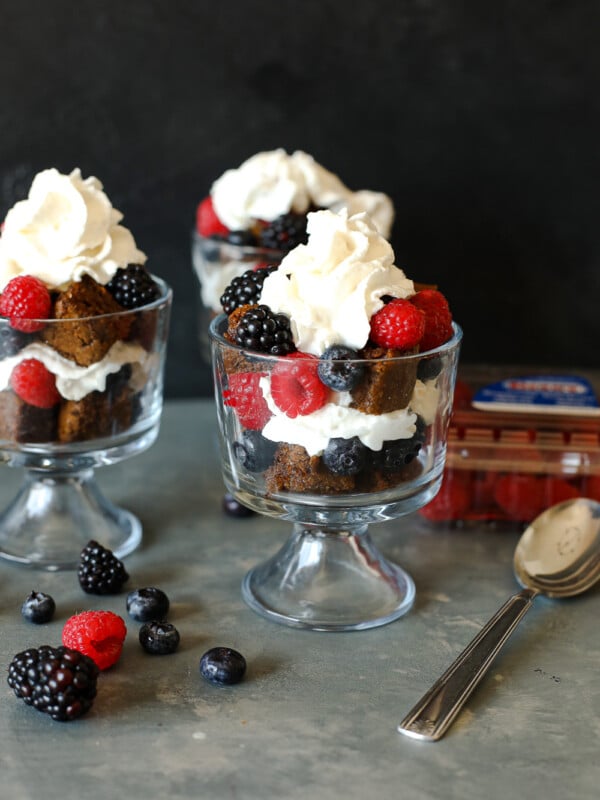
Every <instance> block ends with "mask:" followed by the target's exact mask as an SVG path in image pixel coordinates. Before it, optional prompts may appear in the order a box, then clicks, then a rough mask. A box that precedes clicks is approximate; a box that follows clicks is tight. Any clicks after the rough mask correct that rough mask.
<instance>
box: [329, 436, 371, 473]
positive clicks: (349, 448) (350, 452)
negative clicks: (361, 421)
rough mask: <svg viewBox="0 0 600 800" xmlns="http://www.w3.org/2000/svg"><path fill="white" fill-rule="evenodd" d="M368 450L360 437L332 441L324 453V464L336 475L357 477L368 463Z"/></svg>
mask: <svg viewBox="0 0 600 800" xmlns="http://www.w3.org/2000/svg"><path fill="white" fill-rule="evenodd" d="M367 455H368V448H367V447H365V445H364V444H363V443H362V442H361V440H360V439H359V438H358V436H353V437H352V438H351V439H330V440H329V441H328V442H327V447H326V448H325V450H324V451H323V464H325V466H326V467H327V469H328V470H329V471H330V472H333V474H334V475H357V474H358V473H359V472H360V471H361V470H363V469H364V467H365V466H366V463H367Z"/></svg>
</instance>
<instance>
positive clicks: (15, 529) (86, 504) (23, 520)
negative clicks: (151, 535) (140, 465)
mask: <svg viewBox="0 0 600 800" xmlns="http://www.w3.org/2000/svg"><path fill="white" fill-rule="evenodd" d="M121 219H122V214H121V213H120V212H119V211H117V210H116V209H114V208H113V207H112V205H111V203H110V201H109V199H108V197H107V196H106V194H105V192H104V191H103V187H102V184H101V183H100V181H98V180H97V179H96V178H94V177H89V178H86V179H83V178H82V176H81V173H80V171H79V170H78V169H75V170H73V171H72V172H71V173H70V174H68V175H63V174H61V173H59V172H58V171H57V170H56V169H48V170H44V171H43V172H41V173H39V174H38V175H37V176H36V177H35V178H34V180H33V183H32V185H31V189H30V191H29V195H28V197H27V199H25V200H22V201H20V202H18V203H16V204H15V206H14V207H13V208H12V209H11V210H10V211H9V212H8V214H7V216H6V220H5V223H4V226H3V231H2V236H1V237H0V460H1V461H2V462H3V463H4V464H7V465H8V466H12V467H20V468H23V469H24V470H25V478H24V481H23V483H22V486H21V489H20V490H19V491H18V493H17V495H16V497H15V498H14V499H13V501H12V502H11V503H10V505H9V506H8V507H7V508H6V509H4V510H3V511H0V557H1V558H4V559H6V560H8V561H11V562H14V563H18V564H22V565H25V566H32V567H39V568H43V569H48V570H57V569H71V568H75V567H76V566H77V563H78V561H79V557H80V553H81V550H82V548H83V547H84V546H85V545H86V544H87V542H88V541H89V540H91V539H93V540H95V541H98V542H99V543H100V544H102V545H103V546H104V547H108V548H110V549H111V550H112V551H113V552H114V553H115V554H116V555H117V556H119V557H121V556H124V555H126V554H127V553H129V552H131V551H132V550H133V549H134V548H135V547H137V545H138V544H139V543H140V541H141V536H142V528H141V523H140V521H139V520H138V519H137V518H136V517H135V516H134V515H133V514H131V513H130V512H128V511H125V510H123V509H120V508H117V507H116V506H114V505H113V504H112V503H110V502H109V501H108V500H107V499H106V498H105V497H104V496H103V494H102V493H101V492H100V489H99V487H98V485H97V483H96V481H95V478H94V468H95V467H97V466H101V465H105V464H112V463H115V462H117V461H120V460H121V459H124V458H127V457H129V456H131V455H134V454H136V453H139V452H141V451H142V450H144V449H146V448H147V447H149V446H150V445H151V444H152V443H153V442H154V440H155V439H156V436H157V434H158V429H159V423H160V415H161V410H162V396H163V371H164V362H165V354H166V343H167V334H168V326H169V312H170V306H171V290H170V288H169V287H168V286H167V285H166V284H165V283H164V281H162V280H161V279H160V278H157V277H155V276H153V275H152V274H151V273H150V272H149V271H148V270H147V268H146V266H145V262H146V256H145V255H144V253H142V252H141V251H140V250H139V249H138V248H137V246H136V243H135V240H134V238H133V236H132V234H131V233H130V231H129V230H128V229H127V228H125V227H124V226H122V225H120V224H119V223H120V221H121Z"/></svg>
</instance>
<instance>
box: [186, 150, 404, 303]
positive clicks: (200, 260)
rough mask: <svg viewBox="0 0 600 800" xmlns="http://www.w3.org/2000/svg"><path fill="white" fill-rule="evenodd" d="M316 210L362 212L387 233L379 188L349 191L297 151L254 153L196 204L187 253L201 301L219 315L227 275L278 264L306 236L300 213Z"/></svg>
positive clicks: (388, 210)
mask: <svg viewBox="0 0 600 800" xmlns="http://www.w3.org/2000/svg"><path fill="white" fill-rule="evenodd" d="M316 209H330V210H332V211H336V212H337V211H341V210H342V209H345V210H346V211H347V212H348V213H349V214H355V213H358V212H363V211H364V212H367V213H368V214H369V215H370V216H371V218H372V220H373V222H374V223H375V225H376V226H377V228H378V230H379V232H380V233H381V234H382V235H383V236H385V237H386V238H389V236H390V233H391V228H392V224H393V221H394V208H393V205H392V201H391V200H390V198H389V197H388V196H387V195H386V194H384V193H382V192H374V191H369V190H362V191H352V190H351V189H349V188H348V187H347V186H345V185H344V184H343V183H342V181H341V180H340V179H339V178H338V177H337V175H334V174H333V173H332V172H330V171H328V170H327V169H325V167H323V166H321V165H320V164H318V163H317V162H316V161H315V159H314V158H313V157H312V156H310V155H308V154H307V153H304V152H302V151H300V150H297V151H295V152H294V153H292V154H291V155H290V154H288V153H286V151H285V150H283V149H277V150H272V151H267V152H261V153H257V154H256V155H254V156H252V157H251V158H249V159H248V160H247V161H244V163H243V164H241V166H239V167H238V168H237V169H229V170H227V171H226V172H225V173H223V175H221V177H220V178H218V179H217V180H216V181H215V182H214V183H213V185H212V187H211V190H210V194H209V195H208V196H207V197H205V198H204V199H203V200H202V202H201V203H200V204H199V205H198V208H197V213H196V231H195V236H194V240H193V245H192V257H193V263H194V269H195V272H196V275H197V277H198V279H199V281H200V291H201V299H202V303H203V305H204V306H205V307H206V308H207V309H209V310H210V311H212V312H213V313H214V314H218V313H220V311H221V302H220V298H221V295H222V293H223V291H224V290H225V288H226V287H227V286H228V285H229V283H230V282H231V281H232V280H233V278H235V277H238V276H241V275H242V274H243V273H244V272H245V271H246V270H248V269H252V268H256V267H257V266H258V265H263V264H265V263H267V264H273V263H279V261H280V260H281V258H282V257H283V256H284V255H285V254H286V253H287V252H289V251H290V250H292V249H293V248H294V247H296V246H297V245H298V244H303V243H305V242H306V239H307V232H306V223H307V214H308V213H309V212H311V211H315V210H316Z"/></svg>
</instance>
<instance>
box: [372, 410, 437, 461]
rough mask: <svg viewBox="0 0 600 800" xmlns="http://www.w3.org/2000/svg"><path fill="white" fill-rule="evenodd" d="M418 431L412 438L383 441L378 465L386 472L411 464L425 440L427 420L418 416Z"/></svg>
mask: <svg viewBox="0 0 600 800" xmlns="http://www.w3.org/2000/svg"><path fill="white" fill-rule="evenodd" d="M416 428H417V429H416V431H415V432H414V434H413V435H412V436H411V437H410V439H394V440H392V441H387V442H384V443H383V447H382V448H381V452H380V453H379V457H378V466H380V467H381V468H382V469H384V470H385V471H386V472H396V471H398V470H401V469H402V468H403V467H405V466H406V465H407V464H410V462H411V461H413V459H414V458H416V456H417V455H418V453H419V450H420V449H421V447H422V445H423V443H424V441H425V428H426V426H425V420H424V419H423V417H420V416H417V421H416Z"/></svg>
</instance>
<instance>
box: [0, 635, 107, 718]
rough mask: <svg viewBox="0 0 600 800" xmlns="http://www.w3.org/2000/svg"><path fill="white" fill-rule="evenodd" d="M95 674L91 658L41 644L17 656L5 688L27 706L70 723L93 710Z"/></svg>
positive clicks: (73, 651)
mask: <svg viewBox="0 0 600 800" xmlns="http://www.w3.org/2000/svg"><path fill="white" fill-rule="evenodd" d="M98 673H99V670H98V667H97V666H96V665H95V664H94V662H93V661H92V659H91V658H89V657H88V656H84V655H83V654H82V653H80V652H78V651H77V650H71V649H70V648H68V647H49V646H48V645H44V646H42V647H38V648H30V649H29V650H24V651H23V652H22V653H17V655H16V656H15V657H14V658H13V660H12V661H11V663H10V666H9V667H8V685H9V686H10V687H11V689H12V690H13V691H14V693H15V694H16V696H17V697H20V698H21V699H22V700H24V701H25V703H27V705H28V706H33V707H34V708H36V709H37V710H38V711H41V712H42V713H44V714H49V715H50V716H51V717H52V719H55V720H57V721H58V722H69V721H71V720H73V719H77V717H80V716H81V715H82V714H85V713H86V711H89V709H90V708H91V707H92V703H93V700H94V697H95V696H96V680H97V678H98Z"/></svg>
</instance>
